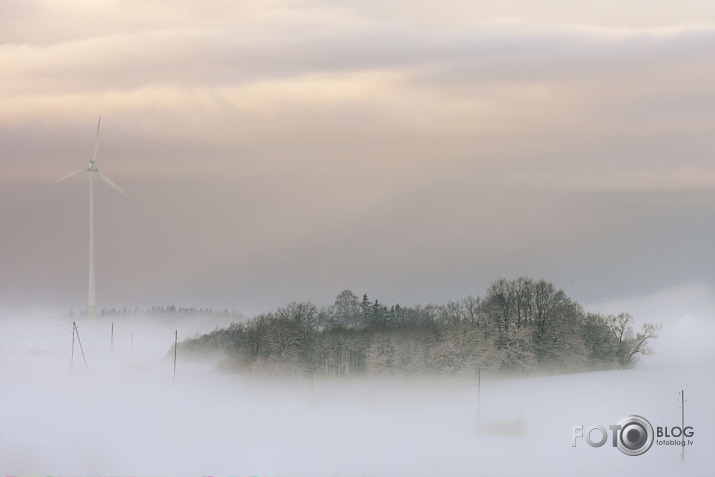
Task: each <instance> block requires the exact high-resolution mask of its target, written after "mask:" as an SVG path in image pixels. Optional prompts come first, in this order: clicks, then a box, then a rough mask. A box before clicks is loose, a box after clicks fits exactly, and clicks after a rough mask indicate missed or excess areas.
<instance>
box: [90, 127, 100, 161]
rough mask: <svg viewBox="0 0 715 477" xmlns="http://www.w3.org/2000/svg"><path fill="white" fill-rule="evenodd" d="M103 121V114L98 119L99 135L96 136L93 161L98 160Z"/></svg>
mask: <svg viewBox="0 0 715 477" xmlns="http://www.w3.org/2000/svg"><path fill="white" fill-rule="evenodd" d="M101 122H102V116H100V117H99V119H98V120H97V135H96V136H94V154H93V155H92V162H94V161H96V160H97V155H98V154H99V124H100V123H101Z"/></svg>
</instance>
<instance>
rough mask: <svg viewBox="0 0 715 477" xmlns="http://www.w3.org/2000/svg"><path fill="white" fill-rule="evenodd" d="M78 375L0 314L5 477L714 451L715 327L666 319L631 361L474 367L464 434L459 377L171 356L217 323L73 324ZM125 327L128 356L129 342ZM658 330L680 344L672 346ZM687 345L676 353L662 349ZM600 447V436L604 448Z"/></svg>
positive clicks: (654, 465)
mask: <svg viewBox="0 0 715 477" xmlns="http://www.w3.org/2000/svg"><path fill="white" fill-rule="evenodd" d="M75 320H76V322H77V326H78V330H79V334H80V336H81V340H82V344H83V347H84V351H85V353H86V357H87V362H88V365H89V370H87V369H85V366H84V363H83V362H82V356H81V353H80V351H79V349H78V346H77V344H76V347H75V354H74V364H73V369H72V370H70V352H71V347H72V334H71V330H72V321H73V319H72V318H70V317H68V316H66V315H63V316H57V315H55V316H49V315H45V316H31V315H15V316H5V317H3V320H0V377H1V378H2V387H3V393H2V406H0V432H1V434H0V437H1V439H2V468H1V470H0V474H1V475H25V476H27V475H166V476H195V475H214V476H215V475H258V476H261V475H264V476H269V475H271V476H275V475H286V476H463V475H470V476H504V475H563V476H567V475H568V476H571V475H585V476H588V475H593V476H596V475H604V472H605V473H606V474H609V475H643V474H650V475H703V476H704V475H708V474H709V472H711V469H712V462H713V460H712V455H711V449H712V448H713V446H714V445H715V436H713V434H712V432H711V431H710V429H709V427H710V426H711V425H712V423H713V422H715V410H714V409H713V408H712V406H711V402H712V399H711V396H712V393H713V392H714V391H715V389H714V388H715V384H713V381H712V379H711V376H712V369H713V365H715V357H714V356H713V353H712V351H711V350H710V347H709V346H708V342H709V338H707V337H709V336H712V325H711V324H710V323H711V322H710V321H708V320H707V319H706V318H695V317H682V318H675V319H674V320H673V321H672V323H666V324H665V325H664V328H663V332H662V339H661V338H659V339H658V340H656V342H655V343H654V348H656V351H657V354H656V355H654V356H651V357H646V358H644V360H643V361H642V363H641V365H640V366H638V367H636V368H635V369H631V370H622V371H604V372H591V373H581V374H566V375H553V376H541V377H510V378H502V377H499V376H495V375H489V374H485V375H484V376H483V378H484V379H483V381H482V385H481V406H482V409H481V412H480V421H481V422H480V430H481V432H480V433H477V424H476V420H477V409H476V400H477V388H476V380H474V379H469V378H439V377H432V378H405V377H399V376H393V377H382V378H360V377H358V378H353V379H328V378H316V379H315V380H314V383H313V389H312V393H311V384H310V380H309V379H308V378H305V377H283V378H281V377H273V378H265V377H260V376H256V375H246V374H241V373H235V372H227V371H225V370H222V368H221V367H220V366H218V364H219V360H218V359H217V358H216V359H212V358H207V359H203V360H195V359H189V358H188V357H185V356H182V355H179V356H178V362H177V375H176V382H175V384H172V373H173V363H172V358H173V356H172V353H171V352H172V348H173V340H174V330H175V329H178V330H179V337H180V339H184V338H186V337H190V336H193V335H194V334H195V333H197V332H207V331H210V330H211V329H213V328H214V327H216V326H219V325H221V326H225V325H226V323H220V320H218V321H216V320H214V321H212V322H207V320H203V321H202V320H191V319H174V320H158V319H156V318H155V317H154V318H150V317H128V318H124V319H115V320H113V321H114V331H115V337H114V339H115V341H114V351H112V350H111V349H110V345H111V334H110V333H111V323H112V321H111V320H109V319H107V318H106V317H104V318H99V319H96V320H95V321H89V320H87V319H86V318H84V319H76V318H75ZM132 337H133V341H134V349H133V350H132V342H131V339H132ZM669 337H672V338H676V339H669ZM683 353H686V354H689V355H690V356H691V358H692V359H690V360H687V361H686V362H683V361H679V360H677V359H675V358H677V357H678V356H680V355H681V354H683ZM681 389H684V390H685V392H686V398H687V400H688V401H687V403H686V425H690V426H693V427H694V429H695V435H694V437H693V440H694V442H695V443H694V445H693V446H691V447H687V448H686V462H685V463H684V464H683V463H680V462H679V459H680V448H679V447H675V446H662V445H661V446H659V445H656V444H654V445H653V447H652V448H651V449H650V450H649V451H648V452H647V453H645V454H644V455H642V456H638V457H630V456H626V455H624V454H622V453H621V452H620V451H619V450H617V449H615V448H613V447H610V445H607V446H603V447H600V448H592V447H590V446H588V445H586V443H585V442H584V440H583V439H580V440H579V442H578V444H577V446H576V447H575V448H574V447H572V446H571V428H572V426H573V425H583V426H584V429H586V428H588V427H589V426H591V425H596V424H600V425H603V426H606V427H607V426H608V425H609V424H614V423H616V422H617V421H618V420H619V419H621V418H622V417H624V416H626V415H630V414H638V415H642V416H644V417H646V418H647V419H648V420H649V421H650V422H651V423H652V424H653V426H654V427H655V426H665V425H667V426H669V427H670V426H679V425H680V409H679V399H680V398H679V395H678V393H679V392H680V390H681ZM609 442H610V441H609Z"/></svg>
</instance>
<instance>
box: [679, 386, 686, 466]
mask: <svg viewBox="0 0 715 477" xmlns="http://www.w3.org/2000/svg"><path fill="white" fill-rule="evenodd" d="M680 438H681V439H682V441H681V442H682V447H681V450H680V462H685V391H684V390H682V389H681V390H680Z"/></svg>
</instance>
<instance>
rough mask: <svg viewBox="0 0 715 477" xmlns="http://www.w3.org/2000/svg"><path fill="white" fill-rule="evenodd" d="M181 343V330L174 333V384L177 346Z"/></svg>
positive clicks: (174, 381)
mask: <svg viewBox="0 0 715 477" xmlns="http://www.w3.org/2000/svg"><path fill="white" fill-rule="evenodd" d="M178 342H179V330H178V329H177V330H176V331H174V380H173V381H172V383H174V384H175V383H176V346H177V344H178Z"/></svg>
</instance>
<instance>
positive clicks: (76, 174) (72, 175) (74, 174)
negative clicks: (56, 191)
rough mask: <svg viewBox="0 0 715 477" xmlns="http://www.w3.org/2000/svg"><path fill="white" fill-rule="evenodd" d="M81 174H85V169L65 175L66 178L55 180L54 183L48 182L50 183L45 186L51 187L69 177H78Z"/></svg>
mask: <svg viewBox="0 0 715 477" xmlns="http://www.w3.org/2000/svg"><path fill="white" fill-rule="evenodd" d="M83 172H87V169H86V168H85V169H80V170H78V171H74V172H70V173H69V174H67V175H66V176H63V177H60V178H59V179H57V180H56V181H52V182H50V183H49V184H47V185H48V186H51V185H53V184H57V183H58V182H62V181H65V180H67V179H69V178H71V177H74V176H78V175H80V174H82V173H83Z"/></svg>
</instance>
